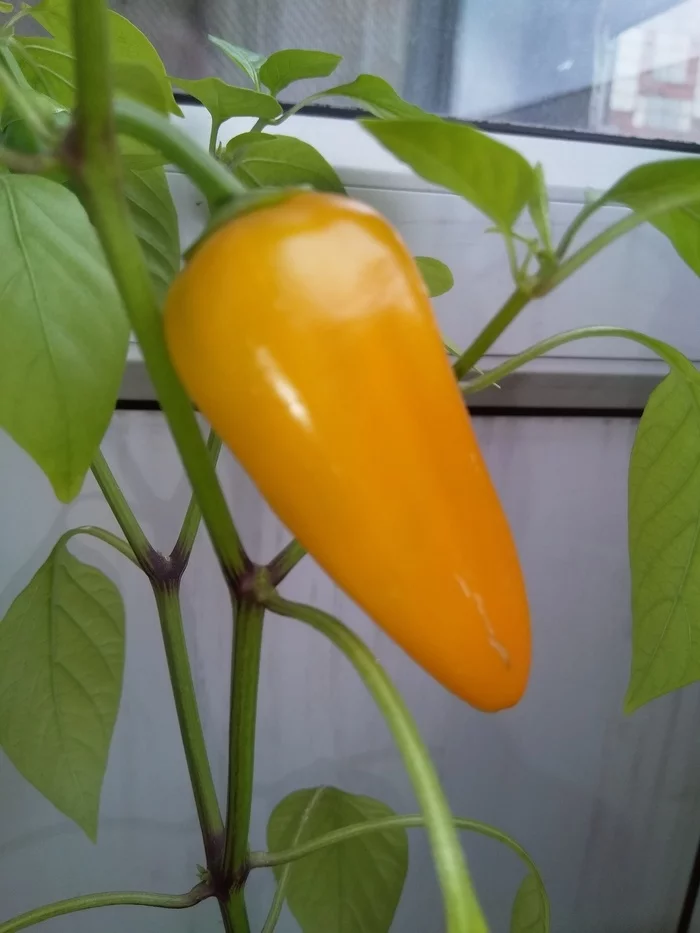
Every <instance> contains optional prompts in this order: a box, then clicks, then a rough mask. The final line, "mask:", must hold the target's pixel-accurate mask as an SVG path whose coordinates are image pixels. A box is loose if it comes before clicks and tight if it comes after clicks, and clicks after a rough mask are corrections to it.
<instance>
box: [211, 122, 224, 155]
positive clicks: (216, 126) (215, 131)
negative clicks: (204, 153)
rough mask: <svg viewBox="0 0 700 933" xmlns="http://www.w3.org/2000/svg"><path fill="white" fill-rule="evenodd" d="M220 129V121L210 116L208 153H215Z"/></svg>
mask: <svg viewBox="0 0 700 933" xmlns="http://www.w3.org/2000/svg"><path fill="white" fill-rule="evenodd" d="M220 129H221V121H220V120H215V119H214V117H212V118H211V132H210V134H209V155H212V156H215V155H216V145H217V143H218V141H219V130H220Z"/></svg>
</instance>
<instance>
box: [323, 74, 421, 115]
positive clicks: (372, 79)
mask: <svg viewBox="0 0 700 933" xmlns="http://www.w3.org/2000/svg"><path fill="white" fill-rule="evenodd" d="M320 97H349V98H350V99H351V100H354V101H357V103H358V104H361V105H362V107H363V108H364V109H365V110H367V111H368V113H372V114H374V116H375V117H379V118H380V119H382V120H393V119H398V120H430V119H434V120H439V117H433V115H432V114H431V113H428V112H427V111H425V110H421V108H420V107H416V106H415V105H414V104H409V103H408V101H405V100H404V99H403V98H402V97H399V95H398V94H397V93H396V91H395V90H394V89H393V87H392V86H391V85H390V84H389V82H388V81H385V80H384V78H380V77H378V76H377V75H358V76H357V77H356V78H355V80H354V81H350V83H349V84H339V85H337V86H336V87H331V88H328V89H327V90H325V91H319V92H318V94H314V95H313V99H316V98H320Z"/></svg>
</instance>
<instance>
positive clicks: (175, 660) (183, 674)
mask: <svg viewBox="0 0 700 933" xmlns="http://www.w3.org/2000/svg"><path fill="white" fill-rule="evenodd" d="M153 591H154V594H155V597H156V605H157V606H158V618H159V619H160V627H161V631H162V633H163V644H164V645H165V656H166V658H167V662H168V672H169V673H170V681H171V683H172V687H173V697H174V699H175V709H176V710H177V719H178V723H179V724H180V733H181V735H182V744H183V745H184V748H185V758H186V759H187V770H188V772H189V775H190V781H191V783H192V791H193V793H194V800H195V806H196V808H197V816H198V818H199V824H200V826H201V828H202V838H203V840H204V850H205V852H206V856H207V865H208V867H209V868H211V869H212V870H214V871H216V870H217V868H218V867H219V866H220V862H221V855H222V842H223V833H224V824H223V822H222V819H221V812H220V810H219V803H218V801H217V798H216V789H215V787H214V779H213V777H212V773H211V767H210V765H209V757H208V755H207V747H206V744H205V742H204V732H203V730H202V723H201V720H200V718H199V709H198V706H197V695H196V693H195V688H194V681H193V679H192V669H191V667H190V661H189V656H188V654H187V643H186V641H185V632H184V630H183V627H182V613H181V609H180V596H179V593H178V592H177V590H176V589H173V588H170V587H161V588H158V587H154V590H153Z"/></svg>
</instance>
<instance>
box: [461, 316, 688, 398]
mask: <svg viewBox="0 0 700 933" xmlns="http://www.w3.org/2000/svg"><path fill="white" fill-rule="evenodd" d="M589 337H622V338H624V339H625V340H634V341H635V343H639V344H642V346H645V347H647V348H648V349H649V350H652V351H653V352H654V353H656V354H657V356H659V357H661V359H662V360H664V362H666V363H668V365H669V366H674V367H676V368H680V369H686V366H691V367H692V363H690V361H689V360H687V359H686V358H685V357H684V356H683V355H682V354H681V353H679V351H678V350H676V349H675V348H674V347H672V346H670V345H669V344H667V343H664V342H663V341H661V340H655V339H654V338H653V337H648V336H647V335H646V334H642V333H641V332H640V331H636V330H628V329H627V328H626V327H605V326H602V325H595V326H591V327H577V328H575V329H574V330H567V331H564V332H563V333H561V334H554V335H553V336H552V337H547V338H546V339H545V340H540V341H539V342H538V343H536V344H533V346H531V347H528V349H527V350H523V352H522V353H518V354H517V355H516V356H512V357H511V358H510V359H509V360H506V362H505V363H501V365H500V366H495V367H494V368H493V369H490V370H489V371H488V372H486V373H484V374H483V375H482V376H478V377H477V378H474V379H470V380H469V381H468V382H463V383H462V384H461V389H462V392H463V393H464V394H465V395H471V394H473V393H475V392H481V391H483V389H487V388H488V387H489V386H491V385H493V384H494V383H495V382H500V380H501V379H503V378H504V377H505V376H508V375H510V373H512V372H515V370H516V369H519V368H520V367H521V366H523V365H524V364H525V363H529V362H531V361H532V360H534V359H536V358H537V357H538V356H542V355H543V354H545V353H549V352H550V351H551V350H556V348H557V347H561V346H562V345H563V344H565V343H572V342H573V341H575V340H585V339H587V338H589Z"/></svg>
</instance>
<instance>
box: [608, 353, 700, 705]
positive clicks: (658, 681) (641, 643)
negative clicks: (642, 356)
mask: <svg viewBox="0 0 700 933" xmlns="http://www.w3.org/2000/svg"><path fill="white" fill-rule="evenodd" d="M629 554H630V568H631V572H632V669H631V675H630V683H629V687H628V690H627V696H626V698H625V709H626V711H627V712H631V711H633V710H635V709H637V708H638V707H639V706H642V705H643V704H644V703H647V702H649V700H653V699H654V698H655V697H658V696H661V695H662V694H664V693H668V692H670V691H671V690H676V689H677V688H679V687H683V686H685V685H686V684H689V683H692V682H693V681H696V680H698V679H700V375H698V374H697V373H695V371H694V370H692V369H691V367H690V366H689V365H688V366H686V367H685V368H684V369H682V370H681V369H672V371H671V373H670V374H669V375H668V376H667V377H666V379H664V381H663V382H662V383H661V385H660V386H658V388H656V389H655V390H654V392H653V393H652V395H651V397H650V399H649V402H648V404H647V407H646V409H645V411H644V414H643V416H642V419H641V421H640V424H639V429H638V431H637V436H636V439H635V442H634V447H633V449H632V457H631V460H630V472H629Z"/></svg>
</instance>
